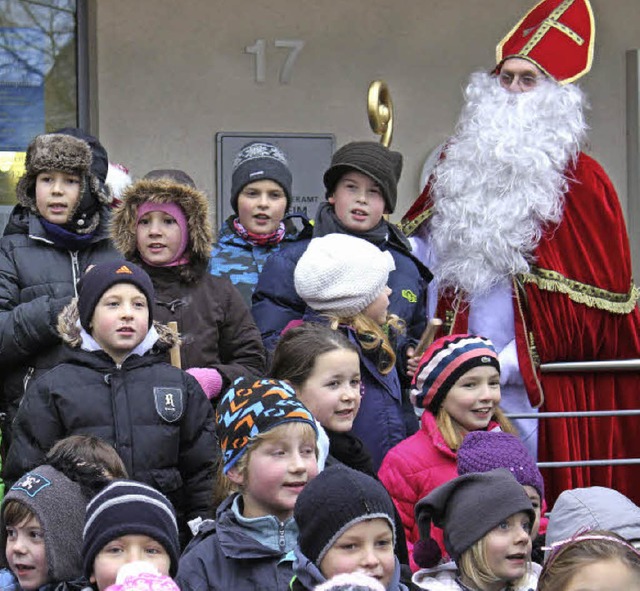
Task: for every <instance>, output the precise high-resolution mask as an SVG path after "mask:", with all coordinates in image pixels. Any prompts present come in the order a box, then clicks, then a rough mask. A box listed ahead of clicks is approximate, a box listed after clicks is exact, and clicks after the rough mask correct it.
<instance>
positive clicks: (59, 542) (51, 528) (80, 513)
mask: <svg viewBox="0 0 640 591" xmlns="http://www.w3.org/2000/svg"><path fill="white" fill-rule="evenodd" d="M9 501H17V502H19V503H21V504H22V505H24V506H26V507H27V508H28V509H29V511H30V512H31V513H32V514H33V515H34V516H35V517H36V518H37V519H38V521H39V522H40V526H41V527H42V531H43V532H44V541H45V553H46V558H47V567H48V572H49V576H50V577H51V579H52V580H55V581H68V580H72V579H76V578H78V577H79V576H80V575H81V573H82V556H81V554H80V545H81V543H82V525H83V521H84V510H85V507H86V505H87V502H86V499H85V497H84V495H83V494H82V490H81V489H80V485H79V484H77V483H75V482H72V481H71V480H69V479H68V478H67V477H66V476H65V475H64V474H62V472H58V470H55V469H54V468H52V467H51V466H46V465H44V466H38V467H37V468H34V469H33V470H31V471H30V472H27V473H26V474H25V475H24V476H22V478H20V479H19V480H18V481H17V482H16V483H15V484H14V485H13V486H12V487H11V489H9V492H8V493H7V494H6V495H5V497H4V500H3V502H2V512H3V515H4V511H5V508H6V506H7V503H8V502H9ZM6 541H7V535H6V529H5V527H4V524H3V527H2V556H4V548H5V546H6Z"/></svg>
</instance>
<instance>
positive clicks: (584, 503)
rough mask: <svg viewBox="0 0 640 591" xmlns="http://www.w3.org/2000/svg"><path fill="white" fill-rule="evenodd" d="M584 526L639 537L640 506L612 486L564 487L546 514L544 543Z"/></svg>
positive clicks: (624, 535) (584, 527)
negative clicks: (547, 520) (547, 518)
mask: <svg viewBox="0 0 640 591" xmlns="http://www.w3.org/2000/svg"><path fill="white" fill-rule="evenodd" d="M585 529H604V530H608V531H611V532H613V533H616V534H618V535H619V536H622V537H623V538H624V539H625V540H628V541H630V542H631V541H637V540H640V507H638V505H636V504H634V503H633V502H632V501H631V500H630V499H628V498H627V497H625V496H624V495H623V494H622V493H620V492H618V491H617V490H614V489H612V488H605V487H603V486H590V487H588V488H574V489H571V490H565V491H564V492H562V493H561V494H560V496H559V497H558V499H557V500H556V502H555V505H554V506H553V510H552V511H551V513H550V514H549V524H548V526H547V537H546V545H547V546H550V545H551V544H553V543H554V542H559V541H561V540H565V539H567V538H571V537H573V536H574V535H575V534H577V533H579V532H580V531H582V530H585Z"/></svg>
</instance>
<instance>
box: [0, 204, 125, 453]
mask: <svg viewBox="0 0 640 591" xmlns="http://www.w3.org/2000/svg"><path fill="white" fill-rule="evenodd" d="M108 216H109V212H108V209H107V208H106V207H104V208H103V209H102V210H101V222H100V225H99V226H98V228H97V229H96V232H95V235H94V237H93V238H92V239H91V241H90V242H89V243H88V244H87V245H86V247H85V248H83V249H82V250H78V251H74V252H72V251H69V250H65V249H62V248H59V247H57V246H54V244H53V242H52V241H51V239H50V238H49V237H48V236H47V234H46V232H45V230H44V228H43V226H42V224H41V223H40V218H39V216H37V215H36V214H34V213H32V212H31V211H30V210H29V209H27V208H26V207H24V206H21V205H17V206H16V207H15V208H14V209H13V212H12V213H11V218H10V221H9V224H8V225H7V227H6V228H5V231H4V236H3V238H2V239H1V240H0V370H1V371H2V374H3V382H4V384H3V392H2V396H1V397H0V410H1V411H2V412H6V413H7V415H8V416H7V421H6V425H7V426H9V425H10V424H11V421H12V419H13V417H14V415H15V413H16V411H17V408H18V404H19V402H20V398H21V397H22V395H23V392H24V381H25V379H27V378H28V377H29V376H32V375H33V373H34V371H35V370H38V371H39V370H41V369H48V368H50V367H52V366H53V365H55V361H56V355H55V353H54V350H55V348H56V347H55V346H56V345H59V344H60V342H61V341H60V336H59V335H58V333H57V332H56V323H57V321H58V314H59V313H60V312H61V311H62V309H63V308H64V307H65V306H66V305H67V304H68V303H69V302H70V301H71V298H72V297H73V296H75V295H77V293H76V284H77V282H78V281H79V279H80V277H82V275H83V273H84V272H85V271H86V270H87V268H88V267H89V266H90V265H95V264H97V263H101V262H105V261H109V260H113V259H115V258H122V257H121V255H120V254H118V252H117V251H116V250H115V249H114V248H113V247H112V246H111V244H110V242H109V236H108V232H107V227H106V226H107V220H108ZM36 373H37V372H36ZM6 437H7V443H8V437H9V433H6Z"/></svg>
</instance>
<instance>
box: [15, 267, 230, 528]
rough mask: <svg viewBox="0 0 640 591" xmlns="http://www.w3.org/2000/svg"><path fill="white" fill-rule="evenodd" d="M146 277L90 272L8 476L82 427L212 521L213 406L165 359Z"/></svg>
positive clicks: (19, 420)
mask: <svg viewBox="0 0 640 591" xmlns="http://www.w3.org/2000/svg"><path fill="white" fill-rule="evenodd" d="M153 301H154V292H153V285H152V283H151V280H150V279H149V276H148V275H147V274H146V273H145V272H144V271H143V270H142V269H140V268H139V267H137V266H136V265H134V264H132V263H129V262H122V261H118V262H111V263H104V264H100V265H97V266H95V267H93V268H92V269H90V270H89V271H88V272H87V273H86V275H85V276H84V277H83V278H82V280H81V282H80V285H79V297H78V300H77V301H75V300H74V301H73V302H72V303H71V304H70V305H69V306H67V308H65V309H64V310H63V312H62V313H61V315H60V319H59V323H58V330H59V332H60V335H61V337H62V339H63V340H64V341H65V342H66V343H67V345H68V347H66V355H65V358H64V362H63V363H61V364H60V365H58V366H56V367H55V368H53V369H52V370H50V371H48V372H46V373H45V374H43V375H42V376H41V377H39V378H38V379H37V380H35V381H34V382H33V383H32V385H31V386H30V387H29V389H28V390H27V393H26V394H25V397H24V399H23V402H22V404H21V406H20V409H19V411H18V414H17V416H16V420H15V423H14V434H15V436H14V441H13V443H12V445H11V448H10V449H9V455H8V457H7V461H6V466H5V477H6V478H7V479H9V480H12V479H14V478H15V477H17V476H18V475H19V474H22V473H23V472H25V471H26V470H27V469H29V468H31V467H33V466H36V465H38V464H39V463H41V462H42V460H43V458H44V454H45V453H46V452H47V451H48V450H49V448H51V446H52V445H53V444H54V443H55V442H56V441H57V440H59V439H61V438H63V437H67V436H68V435H73V434H76V433H83V434H89V435H96V436H98V437H101V438H102V439H104V440H105V441H107V442H108V443H110V444H112V445H113V446H114V448H115V449H116V451H117V452H118V455H119V456H120V457H121V458H122V461H123V462H124V465H125V467H126V469H127V472H128V474H129V476H130V477H131V478H133V479H135V480H138V481H141V482H144V483H146V484H149V485H151V486H153V487H154V488H156V489H157V490H159V491H160V492H162V493H163V494H165V495H166V496H167V497H168V498H169V499H170V500H171V502H172V503H173V505H174V506H175V507H176V511H177V513H178V523H179V525H180V528H181V533H182V534H183V535H184V536H185V538H184V539H186V531H187V529H186V522H187V520H190V519H193V518H196V517H199V516H200V517H203V518H205V517H212V516H213V514H212V511H213V506H212V489H213V474H214V471H215V464H216V462H217V460H218V457H219V452H218V446H217V443H216V439H215V434H214V418H213V409H212V407H211V404H210V403H209V401H208V400H207V398H206V397H205V395H204V393H203V392H202V390H201V388H200V386H199V385H198V383H197V382H196V380H195V378H193V377H191V376H190V375H188V374H187V373H185V372H183V371H181V370H179V369H177V368H175V367H172V366H170V365H168V364H166V363H163V362H162V358H163V353H164V352H166V349H167V347H170V346H171V345H173V344H174V343H175V342H176V338H177V337H176V335H175V334H173V333H171V332H170V331H169V330H168V329H167V328H166V327H164V326H162V325H160V324H156V325H153V318H152V310H153Z"/></svg>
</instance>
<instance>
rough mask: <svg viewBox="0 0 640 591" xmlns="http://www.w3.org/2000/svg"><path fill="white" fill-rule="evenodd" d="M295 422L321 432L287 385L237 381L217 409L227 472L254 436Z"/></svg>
mask: <svg viewBox="0 0 640 591" xmlns="http://www.w3.org/2000/svg"><path fill="white" fill-rule="evenodd" d="M292 422H303V423H307V424H309V425H311V426H312V427H313V430H314V431H315V432H316V435H317V433H318V429H317V427H316V423H315V420H314V418H313V415H312V414H311V413H310V412H309V411H308V410H307V408H306V406H305V405H304V404H302V402H300V401H299V400H298V399H297V398H296V392H295V390H294V389H293V388H292V387H291V386H290V385H289V384H287V382H283V381H281V380H273V379H262V380H256V381H253V382H252V381H250V380H247V379H246V378H238V379H237V380H236V381H235V382H234V383H233V386H231V388H229V390H227V392H226V394H225V395H224V396H223V397H222V399H221V400H220V402H219V404H218V407H217V409H216V423H217V425H218V439H219V441H220V447H221V448H222V461H223V462H224V473H225V474H226V473H227V472H228V471H229V470H230V469H231V468H232V467H233V466H234V465H235V464H236V462H237V461H238V460H239V459H240V458H241V457H242V455H243V454H244V453H245V452H246V451H247V448H248V445H249V443H251V439H252V438H253V437H255V436H256V435H259V434H260V433H266V432H267V431H270V430H271V429H273V428H274V427H278V426H279V425H284V424H285V423H292Z"/></svg>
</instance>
